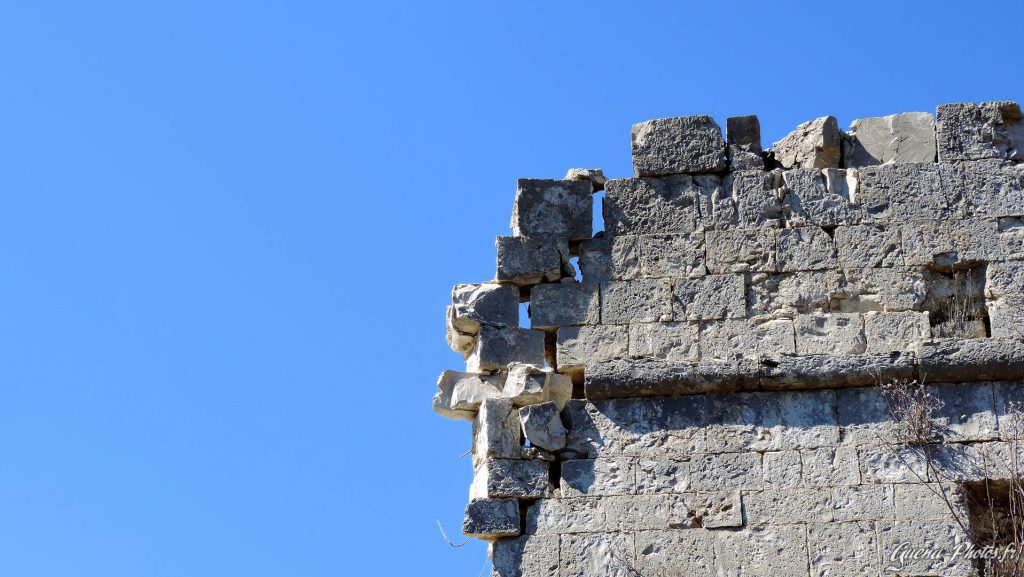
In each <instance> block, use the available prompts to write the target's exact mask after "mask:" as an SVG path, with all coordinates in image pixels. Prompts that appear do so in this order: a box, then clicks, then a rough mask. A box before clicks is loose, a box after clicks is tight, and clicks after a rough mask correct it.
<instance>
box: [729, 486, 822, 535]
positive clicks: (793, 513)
mask: <svg viewBox="0 0 1024 577" xmlns="http://www.w3.org/2000/svg"><path fill="white" fill-rule="evenodd" d="M743 512H744V514H745V516H746V521H747V525H751V526H758V525H786V524H789V523H816V522H826V521H831V520H832V493H831V492H830V490H829V489H827V488H826V489H813V488H810V487H800V488H796V489H765V490H764V491H755V492H744V493H743Z"/></svg>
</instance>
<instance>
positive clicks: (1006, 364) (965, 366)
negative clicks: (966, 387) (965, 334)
mask: <svg viewBox="0 0 1024 577" xmlns="http://www.w3.org/2000/svg"><path fill="white" fill-rule="evenodd" d="M920 365H921V368H920V370H921V374H923V375H927V378H928V379H929V380H930V381H941V382H970V381H1004V380H1005V381H1012V380H1016V379H1021V378H1024V342H1022V341H1021V340H1020V339H1019V338H991V339H951V340H949V341H945V342H938V343H925V344H924V346H922V347H921V361H920Z"/></svg>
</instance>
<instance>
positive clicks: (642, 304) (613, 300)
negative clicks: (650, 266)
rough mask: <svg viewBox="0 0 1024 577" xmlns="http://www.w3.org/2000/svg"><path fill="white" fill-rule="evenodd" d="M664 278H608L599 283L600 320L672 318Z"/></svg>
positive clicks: (624, 321)
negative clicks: (632, 279) (618, 279)
mask: <svg viewBox="0 0 1024 577" xmlns="http://www.w3.org/2000/svg"><path fill="white" fill-rule="evenodd" d="M671 299H672V285H671V282H670V281H669V280H668V279H651V280H634V281H629V282H625V281H612V282H608V283H605V284H603V285H601V322H602V323H604V324H609V325H619V324H628V323H653V322H658V321H670V320H672V300H671Z"/></svg>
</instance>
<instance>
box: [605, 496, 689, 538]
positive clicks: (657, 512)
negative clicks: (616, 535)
mask: <svg viewBox="0 0 1024 577" xmlns="http://www.w3.org/2000/svg"><path fill="white" fill-rule="evenodd" d="M601 504H602V505H603V506H604V508H605V518H606V521H607V523H608V528H609V529H611V530H613V531H650V530H657V529H669V528H672V527H673V526H678V525H681V524H683V523H685V522H686V521H687V519H686V513H687V511H686V510H685V509H684V508H681V507H680V506H679V496H678V495H626V496H611V497H602V498H601Z"/></svg>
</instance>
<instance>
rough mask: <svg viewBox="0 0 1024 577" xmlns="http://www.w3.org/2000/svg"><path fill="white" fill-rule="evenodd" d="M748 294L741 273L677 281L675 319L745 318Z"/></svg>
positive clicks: (673, 307)
mask: <svg viewBox="0 0 1024 577" xmlns="http://www.w3.org/2000/svg"><path fill="white" fill-rule="evenodd" d="M745 293H746V290H745V286H744V281H743V275H741V274H721V275H709V276H704V277H696V278H683V279H676V281H675V283H674V284H673V286H672V317H673V318H674V319H675V320H677V321H683V320H686V321H711V320H717V319H735V318H743V316H744V314H745V309H746V300H745V299H746V294H745Z"/></svg>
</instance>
